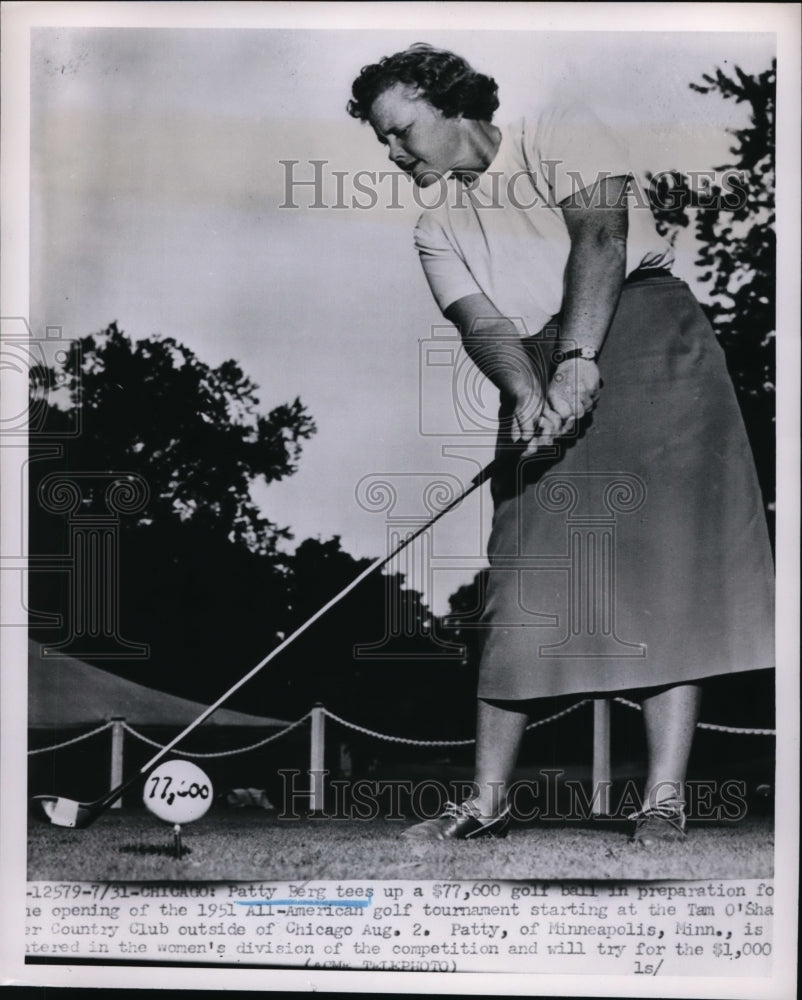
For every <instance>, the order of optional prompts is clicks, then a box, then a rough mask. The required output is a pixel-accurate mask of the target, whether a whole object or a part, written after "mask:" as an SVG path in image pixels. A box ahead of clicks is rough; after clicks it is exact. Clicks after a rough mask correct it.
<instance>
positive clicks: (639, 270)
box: [624, 267, 679, 285]
mask: <svg viewBox="0 0 802 1000" xmlns="http://www.w3.org/2000/svg"><path fill="white" fill-rule="evenodd" d="M669 278H672V279H673V278H674V275H673V274H672V273H671V268H670V267H636V268H635V270H634V271H632V272H631V273H630V274H628V275H627V276H626V278H625V279H624V284H625V285H634V284H635V282H637V281H654V280H661V281H665V280H666V279H669ZM675 280H679V279H675Z"/></svg>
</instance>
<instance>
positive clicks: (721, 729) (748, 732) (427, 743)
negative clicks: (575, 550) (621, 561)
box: [28, 697, 777, 759]
mask: <svg viewBox="0 0 802 1000" xmlns="http://www.w3.org/2000/svg"><path fill="white" fill-rule="evenodd" d="M591 700H592V699H590V698H584V699H583V700H582V701H578V702H576V703H575V704H573V705H569V707H568V708H565V709H563V710H562V711H561V712H555V713H554V714H553V715H549V716H547V717H546V718H545V719H538V720H537V721H536V722H530V723H529V725H528V726H527V727H526V730H527V732H528V731H529V730H530V729H537V728H538V727H539V726H545V725H547V724H548V723H550V722H554V721H556V720H557V719H560V718H562V717H563V716H565V715H568V714H570V713H571V712H575V711H576V710H577V709H579V708H582V706H583V705H587V704H589V703H590V702H591ZM613 700H614V701H617V702H618V703H619V704H620V705H625V706H626V707H627V708H634V709H636V710H637V711H638V712H640V711H642V709H641V706H640V705H638V704H637V702H634V701H629V700H628V699H627V698H621V697H615V698H614V699H613ZM323 712H324V714H325V715H326V716H328V718H330V719H331V720H332V721H333V722H339V724H340V725H341V726H344V727H345V728H346V729H352V730H354V731H355V732H358V733H362V734H363V735H365V736H371V737H373V738H374V739H377V740H386V741H387V742H388V743H404V744H407V745H408V746H416V747H466V746H471V745H472V744H474V743H476V739H475V738H474V739H468V740H415V739H412V738H410V737H407V736H391V735H390V734H389V733H380V732H378V731H377V730H375V729H368V728H367V727H366V726H360V725H358V724H357V723H355V722H349V721H348V720H347V719H343V718H341V717H340V716H339V715H336V714H335V713H334V712H331V711H329V709H327V708H324V709H323ZM311 714H312V713H311V712H307V713H306V715H303V716H301V718H300V719H296V721H295V722H291V723H290V725H289V726H287V727H286V728H285V729H282V730H281V731H280V732H278V733H272V734H271V735H270V736H267V737H265V739H263V740H259V742H258V743H252V744H250V745H249V746H246V747H239V748H237V749H236V750H221V751H219V752H217V753H190V752H189V751H187V750H175V751H173V752H174V753H176V754H179V755H180V756H182V757H197V758H199V759H209V758H213V757H234V756H236V755H237V754H241V753H250V752H251V751H252V750H258V749H260V747H263V746H267V744H268V743H272V742H273V741H274V740H278V739H281V737H282V736H286V734H287V733H289V732H292V730H293V729H297V728H298V727H299V726H301V725H303V723H304V722H306V721H307V720H308V719H309V718H310V716H311ZM112 725H114V723H112V722H105V723H103V725H102V726H98V727H97V728H96V729H93V730H92V731H91V732H88V733H82V734H81V735H80V736H75V737H73V738H72V739H71V740H65V741H64V742H63V743H54V744H53V745H52V746H49V747H39V748H38V749H36V750H29V751H28V756H29V757H33V756H35V755H36V754H40V753H50V752H52V751H54V750H62V749H64V747H69V746H72V745H73V744H75V743H80V742H81V741H82V740H88V739H91V738H92V737H93V736H97V735H98V734H99V733H103V732H105V731H106V730H107V729H109V728H110V727H111V726H112ZM696 726H697V729H707V730H708V731H710V732H716V733H730V734H732V735H736V736H776V735H777V731H776V730H775V729H750V728H747V727H744V726H723V725H717V724H715V723H713V722H698V723H697V724H696ZM122 728H123V729H124V730H125V731H126V732H127V733H129V734H130V735H131V736H133V737H135V738H136V739H138V740H141V741H142V742H143V743H147V744H148V745H149V746H152V747H155V748H157V749H159V750H160V749H161V748H162V747H163V746H164V744H162V743H157V742H156V740H152V739H150V738H149V737H147V736H144V735H143V734H142V733H139V732H137V731H136V730H135V729H133V728H132V727H131V726H129V725H128V723H127V722H123V723H122Z"/></svg>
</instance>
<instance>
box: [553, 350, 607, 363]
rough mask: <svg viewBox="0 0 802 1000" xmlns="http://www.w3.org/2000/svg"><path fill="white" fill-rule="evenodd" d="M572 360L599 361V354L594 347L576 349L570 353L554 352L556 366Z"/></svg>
mask: <svg viewBox="0 0 802 1000" xmlns="http://www.w3.org/2000/svg"><path fill="white" fill-rule="evenodd" d="M571 358H582V360H583V361H597V360H598V358H599V352H598V351H597V350H596V349H595V348H594V347H575V348H573V349H572V350H570V351H561V350H559V349H558V350H556V351H555V352H554V361H555V362H556V364H558V365H559V364H562V362H563V361H570V360H571Z"/></svg>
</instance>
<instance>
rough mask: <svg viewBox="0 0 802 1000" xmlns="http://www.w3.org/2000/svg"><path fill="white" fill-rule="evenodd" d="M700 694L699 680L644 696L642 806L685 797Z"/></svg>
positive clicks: (682, 799)
mask: <svg viewBox="0 0 802 1000" xmlns="http://www.w3.org/2000/svg"><path fill="white" fill-rule="evenodd" d="M701 696H702V689H701V688H700V687H699V685H698V684H678V685H676V686H675V687H670V688H665V689H664V690H662V691H659V692H657V694H652V695H648V696H647V697H645V698H644V699H643V718H644V723H645V725H646V748H647V752H648V755H649V764H648V772H647V776H646V788H645V790H644V795H643V805H644V807H645V808H646V807H648V806H650V805H651V806H654V805H657V804H658V803H659V802H661V801H665V800H666V799H674V800H679V801H684V799H685V774H686V771H687V769H688V759H689V757H690V754H691V744H692V743H693V734H694V731H695V729H696V722H697V720H698V718H699V704H700V702H701Z"/></svg>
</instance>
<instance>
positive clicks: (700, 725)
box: [614, 698, 777, 736]
mask: <svg viewBox="0 0 802 1000" xmlns="http://www.w3.org/2000/svg"><path fill="white" fill-rule="evenodd" d="M614 701H617V702H619V703H620V704H621V705H626V706H627V708H635V709H637V710H638V711H639V712H640V711H642V709H641V706H640V705H638V704H637V703H636V702H634V701H628V700H627V699H626V698H615V699H614ZM696 728H697V729H708V730H710V731H711V732H714V733H732V734H734V735H736V736H776V735H777V730H776V729H747V728H745V727H744V726H719V725H716V723H714V722H697V723H696Z"/></svg>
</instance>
